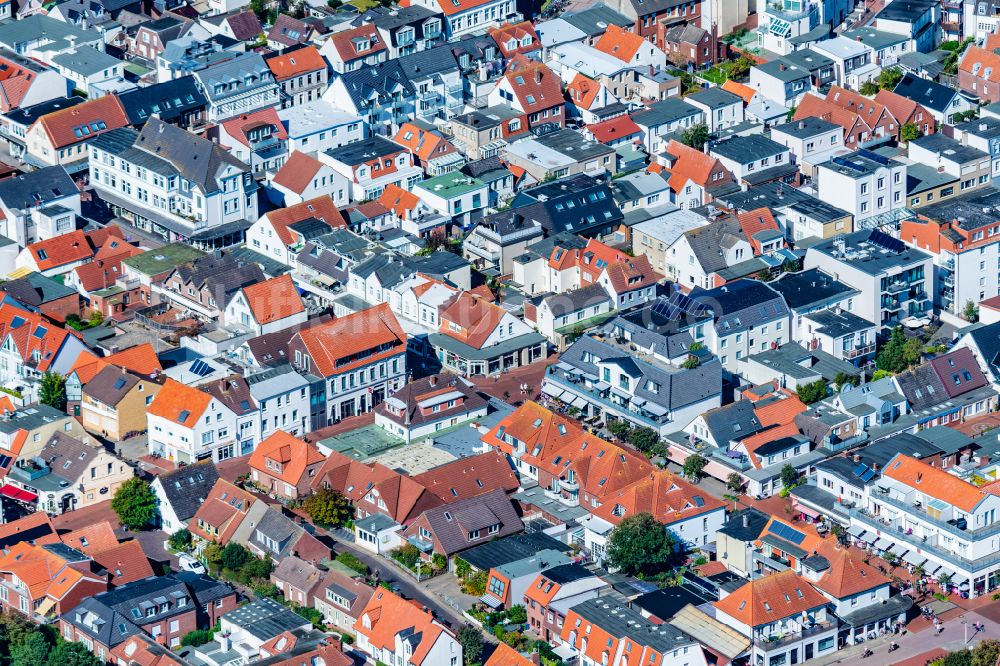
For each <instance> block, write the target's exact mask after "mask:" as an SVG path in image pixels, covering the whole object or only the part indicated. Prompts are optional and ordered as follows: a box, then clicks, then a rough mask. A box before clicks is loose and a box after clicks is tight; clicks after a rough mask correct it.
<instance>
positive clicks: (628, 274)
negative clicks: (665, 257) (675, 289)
mask: <svg viewBox="0 0 1000 666" xmlns="http://www.w3.org/2000/svg"><path fill="white" fill-rule="evenodd" d="M604 270H605V271H606V272H607V274H608V280H609V281H610V282H611V286H612V288H614V290H615V293H616V294H624V293H626V292H629V291H635V290H636V289H644V288H646V287H648V286H650V285H652V284H656V283H657V282H659V281H660V280H662V279H663V276H662V275H660V274H659V273H657V272H656V271H654V270H653V267H652V265H651V264H650V263H649V257H648V256H647V255H645V254H640V255H637V256H635V257H631V258H629V259H625V260H623V261H618V262H615V263H613V264H611V265H610V266H608V267H607V268H605V269H604Z"/></svg>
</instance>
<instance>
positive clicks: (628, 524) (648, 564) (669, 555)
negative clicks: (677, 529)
mask: <svg viewBox="0 0 1000 666" xmlns="http://www.w3.org/2000/svg"><path fill="white" fill-rule="evenodd" d="M675 545H676V543H675V541H674V538H673V536H671V534H670V533H669V532H667V528H666V527H664V526H663V525H661V524H660V523H659V522H657V520H656V518H654V517H653V514H651V513H637V514H635V515H634V516H629V517H627V518H625V519H624V520H622V521H621V522H620V523H619V524H618V526H617V527H615V528H614V529H613V530H612V531H611V536H610V537H609V538H608V550H607V553H608V561H609V562H610V563H611V566H613V567H615V568H617V569H620V570H621V571H622V572H624V573H626V574H629V575H633V576H634V575H636V574H639V573H642V574H653V573H658V572H660V571H663V570H664V569H667V568H669V567H670V564H671V563H672V561H673V559H674V556H675V552H674V547H675Z"/></svg>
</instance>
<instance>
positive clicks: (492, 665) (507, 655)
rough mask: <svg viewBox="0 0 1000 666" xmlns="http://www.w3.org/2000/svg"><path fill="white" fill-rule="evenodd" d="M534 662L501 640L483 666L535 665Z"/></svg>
mask: <svg viewBox="0 0 1000 666" xmlns="http://www.w3.org/2000/svg"><path fill="white" fill-rule="evenodd" d="M534 664H535V662H533V661H531V660H530V659H528V658H527V657H525V656H524V655H522V654H521V653H520V652H518V651H517V650H515V649H514V648H512V647H511V646H509V645H507V644H506V643H503V642H501V643H500V644H499V645H497V649H496V650H494V651H493V654H491V655H490V658H489V659H487V660H486V663H485V664H483V666H534Z"/></svg>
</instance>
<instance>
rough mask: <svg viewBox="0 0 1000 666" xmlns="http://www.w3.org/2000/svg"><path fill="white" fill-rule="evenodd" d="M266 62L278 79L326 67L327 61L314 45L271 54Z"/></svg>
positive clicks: (281, 79) (282, 79)
mask: <svg viewBox="0 0 1000 666" xmlns="http://www.w3.org/2000/svg"><path fill="white" fill-rule="evenodd" d="M266 62H267V68H268V69H270V70H271V74H273V75H274V78H275V80H276V81H284V80H286V79H291V78H293V77H296V76H301V75H302V74H306V73H308V72H315V71H319V70H323V69H326V61H325V60H323V56H321V55H320V54H319V49H317V48H316V47H315V46H312V45H308V46H303V47H302V48H299V49H296V50H294V51H291V52H290V53H284V54H281V55H276V56H271V57H269V58H267V59H266Z"/></svg>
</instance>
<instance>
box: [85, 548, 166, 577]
mask: <svg viewBox="0 0 1000 666" xmlns="http://www.w3.org/2000/svg"><path fill="white" fill-rule="evenodd" d="M93 558H94V561H95V562H97V563H98V564H100V565H101V566H102V567H104V568H105V569H107V570H108V573H109V574H110V575H111V584H112V585H114V586H116V587H117V586H119V585H124V584H125V583H132V582H135V581H137V580H142V579H143V578H149V577H150V576H155V575H156V574H155V572H154V571H153V567H152V565H151V564H150V563H149V559H148V558H147V557H146V552H145V551H144V550H143V549H142V544H141V543H139V542H138V541H126V542H124V543H122V544H119V545H116V546H113V547H111V548H109V549H107V550H102V551H100V552H98V553H95V554H94V555H93Z"/></svg>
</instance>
